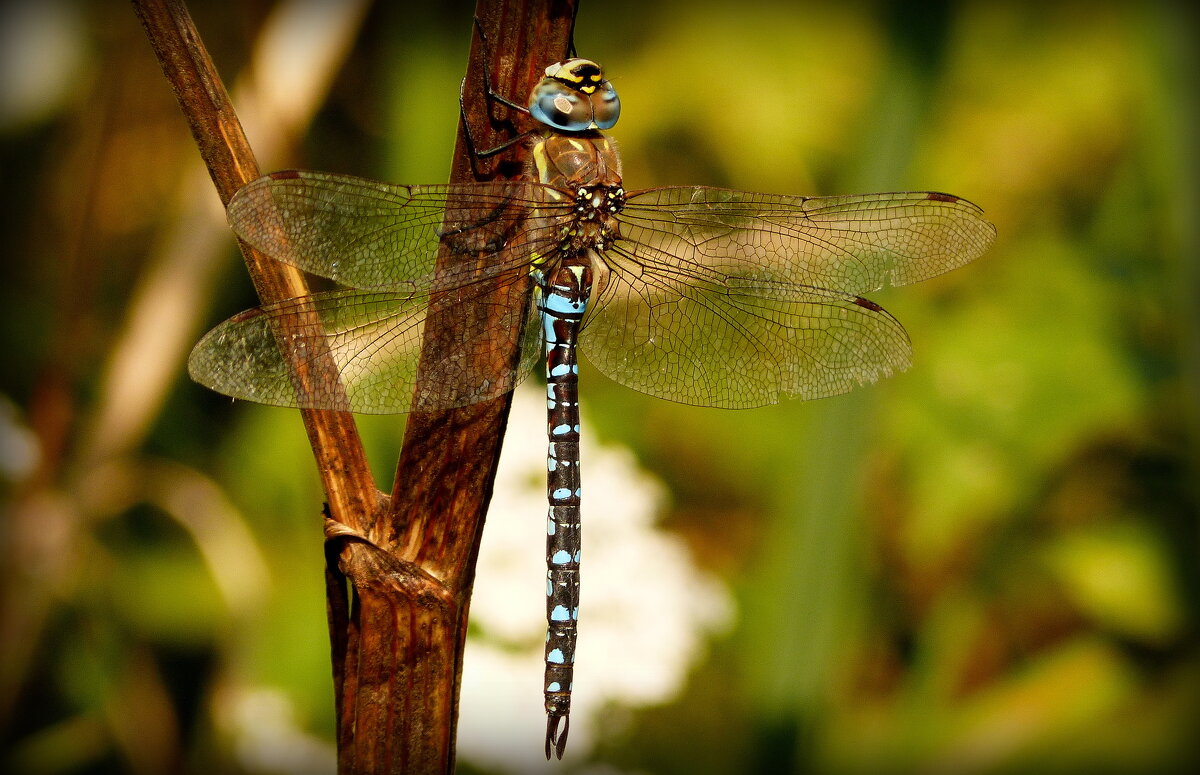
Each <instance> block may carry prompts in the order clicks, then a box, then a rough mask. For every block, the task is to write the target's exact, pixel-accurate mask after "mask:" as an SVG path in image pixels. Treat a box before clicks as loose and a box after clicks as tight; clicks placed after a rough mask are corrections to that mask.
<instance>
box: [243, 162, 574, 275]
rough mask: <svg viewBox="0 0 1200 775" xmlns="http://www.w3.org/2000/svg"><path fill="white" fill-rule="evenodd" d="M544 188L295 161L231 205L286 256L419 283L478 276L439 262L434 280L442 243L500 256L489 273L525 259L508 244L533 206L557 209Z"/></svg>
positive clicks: (250, 230)
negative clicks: (397, 178)
mask: <svg viewBox="0 0 1200 775" xmlns="http://www.w3.org/2000/svg"><path fill="white" fill-rule="evenodd" d="M544 189H545V187H544V186H542V184H540V183H533V182H521V181H494V182H489V183H465V184H455V185H428V186H398V185H391V184H388V183H379V182H376V181H372V180H366V179H363V178H356V177H352V176H349V175H332V174H328V173H323V172H307V171H294V170H292V171H285V172H276V173H272V174H270V175H266V176H264V177H261V178H258V179H257V180H254V181H252V182H250V183H248V184H247V185H246V186H244V187H242V188H241V189H240V190H239V191H238V192H237V193H236V194H235V195H234V197H233V199H232V200H230V202H229V207H228V210H227V215H228V218H229V223H230V225H231V226H232V227H233V230H234V231H235V232H236V233H237V234H238V236H239V237H241V238H242V239H243V240H245V241H246V242H247V243H249V244H250V245H252V246H253V247H255V248H257V249H258V250H260V251H262V252H263V253H266V254H267V255H269V256H271V257H273V258H276V259H278V260H280V261H283V262H284V263H287V264H291V265H292V266H296V267H299V268H300V269H303V270H305V271H307V272H312V273H313V274H318V275H321V276H322V277H328V278H330V279H332V280H335V281H337V282H339V283H341V284H342V285H348V286H351V287H354V288H387V289H393V290H406V291H411V292H419V291H422V290H425V289H427V288H431V287H440V288H446V287H453V286H455V285H459V284H465V283H468V282H471V281H472V280H474V279H478V276H479V275H478V274H477V272H478V271H479V267H471V268H467V269H462V268H459V269H442V270H441V271H440V272H439V273H438V276H437V279H436V282H435V263H436V261H437V255H438V249H439V247H441V246H442V245H447V246H449V247H450V248H452V249H453V250H454V251H455V252H456V253H459V254H487V255H488V256H489V257H491V258H495V259H497V260H492V261H489V262H488V263H487V265H486V266H485V267H484V269H483V271H484V272H485V273H487V274H499V273H502V272H503V271H505V270H506V269H508V268H511V267H512V266H513V265H515V264H516V263H518V262H519V261H521V260H523V259H524V257H525V256H527V255H528V253H525V254H524V255H516V254H513V253H511V252H509V253H503V252H502V248H504V246H505V245H506V244H508V243H510V242H511V241H512V240H513V238H514V237H515V236H516V235H517V234H518V233H519V232H521V227H522V223H523V222H524V221H525V219H526V217H527V214H528V213H529V212H530V210H531V209H532V208H539V207H540V208H542V212H543V213H551V212H552V211H553V210H554V206H553V205H551V204H550V203H549V201H548V198H547V197H546V196H545V194H544ZM562 207H563V206H561V205H560V206H559V208H560V209H561V208H562ZM523 239H529V240H532V241H534V242H536V241H538V235H537V234H533V235H523ZM456 272H458V273H459V274H456ZM473 272H474V273H476V274H472V273H473ZM460 275H461V276H460Z"/></svg>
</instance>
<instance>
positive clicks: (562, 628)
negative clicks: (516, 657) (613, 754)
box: [534, 254, 592, 757]
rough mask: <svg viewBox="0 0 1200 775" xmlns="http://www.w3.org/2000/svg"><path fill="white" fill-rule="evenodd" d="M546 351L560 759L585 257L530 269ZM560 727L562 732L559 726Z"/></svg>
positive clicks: (587, 274)
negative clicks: (548, 268)
mask: <svg viewBox="0 0 1200 775" xmlns="http://www.w3.org/2000/svg"><path fill="white" fill-rule="evenodd" d="M534 279H535V281H536V282H537V285H538V288H539V291H540V293H539V299H538V312H539V315H540V317H541V321H542V328H543V333H544V336H545V348H546V399H547V400H546V418H547V424H546V429H547V433H548V434H549V446H548V454H547V456H546V495H547V498H548V499H549V502H550V508H549V513H548V517H547V520H546V566H547V571H546V623H547V630H546V679H545V686H544V690H545V699H546V714H547V721H546V756H547V757H549V756H550V754H551V751H552V750H553V751H554V752H555V753H557V754H558V756H559V757H561V756H562V751H563V750H564V748H565V747H566V742H567V729H568V718H569V713H570V710H571V688H572V686H571V684H572V676H573V673H574V664H575V642H576V634H577V631H576V624H577V622H578V619H579V560H580V498H581V495H582V491H581V485H580V478H579V360H578V356H577V351H576V346H575V345H576V341H577V340H578V335H579V328H580V326H581V325H582V323H583V313H584V312H585V311H586V309H587V303H588V299H589V297H590V295H591V285H592V270H591V264H590V261H589V260H588V258H587V257H586V256H585V255H584V254H576V255H575V256H567V257H564V258H563V259H562V261H561V262H560V263H559V264H558V265H557V266H555V267H554V268H553V269H552V270H551V272H550V274H549V276H546V275H544V274H543V273H542V272H541V270H538V271H535V272H534ZM560 726H561V729H560Z"/></svg>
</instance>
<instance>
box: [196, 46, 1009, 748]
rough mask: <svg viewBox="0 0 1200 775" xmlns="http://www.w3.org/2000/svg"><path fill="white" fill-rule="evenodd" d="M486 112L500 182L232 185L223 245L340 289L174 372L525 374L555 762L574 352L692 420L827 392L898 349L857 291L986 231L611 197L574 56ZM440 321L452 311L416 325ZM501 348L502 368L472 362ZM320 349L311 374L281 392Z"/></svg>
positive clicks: (383, 382) (965, 220) (336, 384)
mask: <svg viewBox="0 0 1200 775" xmlns="http://www.w3.org/2000/svg"><path fill="white" fill-rule="evenodd" d="M505 103H506V104H509V105H511V106H515V107H519V108H520V109H521V110H522V112H523V113H525V114H527V116H528V117H529V119H531V124H532V126H533V129H531V130H530V131H529V132H528V133H527V134H526V136H525V137H524V138H523V139H522V141H521V143H520V145H521V147H522V151H523V153H524V157H525V160H526V170H527V171H526V174H525V175H524V176H522V177H521V178H520V179H517V180H497V181H490V182H473V183H452V184H448V185H392V184H388V183H380V182H375V181H370V180H365V179H362V178H357V177H350V176H346V175H336V174H328V173H323V172H308V171H284V172H277V173H273V174H270V175H267V176H265V177H262V178H259V179H257V180H255V181H253V182H251V183H249V184H248V185H246V186H245V187H243V188H242V189H241V190H239V191H238V192H237V194H236V195H235V196H234V197H233V198H232V200H231V201H230V203H229V206H228V219H229V223H230V224H231V226H232V228H233V230H234V232H236V234H237V235H238V236H239V237H240V238H241V239H242V240H244V241H245V242H247V243H249V244H250V245H251V246H253V247H255V248H257V249H258V250H260V251H262V252H264V253H266V254H268V255H270V256H272V257H274V258H276V259H278V260H280V261H283V262H285V263H288V264H291V265H293V266H296V267H299V268H300V269H303V270H305V271H307V272H311V273H313V274H316V275H320V276H323V277H326V278H329V279H331V280H333V281H335V282H336V283H337V284H338V285H339V286H342V287H339V288H337V289H335V290H331V291H325V292H321V293H315V294H312V295H307V296H302V297H299V298H294V299H290V300H286V301H281V302H278V303H272V304H267V305H263V306H261V307H259V308H256V309H253V310H249V311H247V312H244V313H241V314H240V315H236V316H234V317H233V318H230V319H229V320H227V321H225V322H224V323H221V324H220V325H218V326H217V327H216V328H215V329H213V330H212V331H210V332H209V333H208V334H207V335H205V337H204V338H203V339H202V340H201V341H200V342H199V343H198V344H197V345H196V347H195V349H194V350H193V352H192V354H191V357H190V359H189V363H188V367H189V371H190V374H191V376H192V378H193V379H195V380H196V381H198V382H200V383H202V384H203V385H206V386H208V387H210V388H212V389H214V390H216V391H219V392H221V393H224V394H227V395H230V396H233V397H236V398H242V399H248V400H251V401H257V402H260V403H266V404H273V405H278V406H292V407H309V408H316V409H332V410H342V411H352V412H360V413H404V412H412V411H433V410H443V409H447V408H453V407H462V406H467V405H470V404H472V403H475V402H478V401H485V400H488V399H493V398H497V397H499V396H501V395H503V394H505V393H506V392H507V391H510V390H512V389H513V388H514V387H515V386H516V385H517V384H518V383H519V382H520V381H521V380H522V379H523V378H524V376H525V375H526V374H527V373H529V371H530V370H531V369H533V367H534V366H535V364H538V363H541V364H542V365H543V367H544V370H545V379H546V400H547V430H548V439H549V446H548V455H547V463H546V468H547V496H548V500H549V513H548V518H547V524H546V533H547V540H546V557H547V585H546V613H547V634H546V643H545V657H544V658H545V683H544V687H543V690H544V699H545V709H546V714H547V726H546V741H545V747H546V757H547V758H550V756H551V754H552V753H554V754H556V755H557V756H558V758H562V755H563V751H564V750H565V746H566V740H567V734H568V731H569V728H570V718H569V714H570V703H571V692H572V688H573V687H572V677H573V667H574V658H575V646H576V641H577V623H578V618H579V590H580V584H579V568H580V559H581V553H580V535H581V532H580V531H581V509H580V505H581V499H582V489H581V485H580V467H579V438H580V421H579V396H578V374H579V359H578V352H579V351H580V350H582V352H583V354H584V356H585V357H586V359H587V360H588V361H589V362H590V363H591V364H592V365H593V366H594V367H595V368H596V369H598V370H599V371H600V372H601V373H603V374H604V375H606V376H607V377H609V378H610V379H612V380H614V381H616V382H618V383H620V384H623V385H625V386H627V387H630V388H632V389H634V390H637V391H640V392H642V393H645V394H648V395H651V396H654V397H656V398H662V399H666V400H669V401H676V402H679V403H683V404H692V405H696V406H707V407H723V408H730V409H738V408H749V407H758V406H764V405H768V404H774V403H777V402H779V401H780V400H782V399H785V398H799V399H816V398H823V397H827V396H834V395H837V394H841V393H845V392H847V391H849V390H851V389H852V388H854V387H856V386H858V385H863V384H867V383H872V382H875V381H877V380H879V379H881V378H883V377H886V376H889V375H891V374H893V373H895V372H898V371H901V370H903V369H905V368H907V367H908V366H909V365H910V362H911V358H912V348H911V345H910V342H909V338H908V335H907V333H906V332H905V330H904V328H903V326H902V325H901V324H900V323H899V321H897V320H896V318H894V317H892V316H891V315H890V314H889V313H887V312H886V311H885V310H884V309H883V308H882V307H880V306H879V305H878V304H876V303H875V302H873V301H870V300H868V299H866V298H864V297H863V295H862V294H864V293H868V292H871V291H875V290H878V289H880V288H883V287H886V286H901V285H907V284H910V283H915V282H919V281H921V280H926V279H928V278H931V277H934V276H936V275H940V274H942V273H944V272H947V271H950V270H952V269H955V268H957V267H960V266H962V265H964V264H966V263H968V262H970V261H972V260H974V259H975V258H977V257H978V256H980V255H981V254H982V253H983V252H984V251H985V250H986V249H987V248H988V246H989V245H990V244H991V242H992V241H993V239H994V237H995V233H996V231H995V227H994V226H993V225H992V224H991V223H989V222H988V221H987V220H986V219H985V218H984V216H983V212H982V210H981V209H980V208H979V207H977V206H976V205H974V204H972V203H970V202H968V201H966V200H964V199H961V198H959V197H957V196H952V195H949V194H943V193H938V192H929V191H922V192H903V193H882V194H864V195H854V196H831V197H804V196H789V195H777V194H762V193H750V192H745V191H737V190H732V189H727V188H714V187H709V186H666V187H658V188H649V189H644V190H638V191H628V190H626V189H625V188H624V185H623V183H622V173H621V162H620V159H619V157H618V154H617V151H616V148H615V147H614V145H613V143H612V141H611V140H610V139H609V138H608V137H607V136H606V135H605V134H604V131H605V130H608V129H611V128H612V127H613V125H615V124H616V122H617V119H618V117H619V115H620V109H621V104H620V99H619V98H618V96H617V92H616V90H615V89H614V87H613V85H612V84H611V83H610V82H609V81H608V80H607V79H606V78H605V76H604V72H603V70H602V69H601V67H600V66H599V65H598V64H597V63H595V62H593V61H591V60H587V59H582V58H571V59H567V60H564V61H561V62H557V63H555V64H552V65H550V66H549V67H547V68H546V69H545V72H544V77H543V78H542V79H541V80H540V82H539V83H538V84H537V85H536V86H535V87H534V88H533V90H532V92H531V95H530V97H529V100H528V102H527V103H526V104H524V105H518V104H515V103H510V102H507V101H505ZM439 252H441V253H443V255H444V254H446V253H449V255H450V256H451V257H452V258H456V259H458V260H452V261H446V260H439ZM498 293H499V297H498V295H497V294H498ZM497 298H502V299H504V300H505V301H496V299H497ZM513 299H516V300H518V301H517V302H513V301H512V300H513ZM447 315H449V316H452V317H450V318H449V319H450V320H452V321H455V320H457V318H456V317H454V316H459V315H461V317H462V320H461V321H459V322H457V323H456V324H454V325H449V326H446V325H437V326H434V325H429V326H427V325H426V323H427V321H430V320H433V319H434V318H435V317H440V318H445V316H447ZM508 332H515V333H508ZM423 351H426V352H434V353H437V357H436V358H431V357H428V356H426V357H422V352H423ZM504 352H515V353H517V354H516V355H515V356H513V357H510V358H504V357H480V356H479V353H483V354H485V355H487V354H489V353H495V354H499V353H504ZM322 358H323V359H326V360H327V361H328V360H329V359H332V363H334V364H335V365H336V369H334V371H335V372H336V373H335V374H333V376H332V377H331V378H325V379H309V380H307V381H306V380H298V379H297V378H296V372H297V371H298V370H302V369H303V368H304V367H305V366H307V365H309V364H316V363H317V361H318V359H322ZM298 367H299V368H298Z"/></svg>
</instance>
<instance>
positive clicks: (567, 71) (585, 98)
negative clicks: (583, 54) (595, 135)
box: [529, 59, 621, 132]
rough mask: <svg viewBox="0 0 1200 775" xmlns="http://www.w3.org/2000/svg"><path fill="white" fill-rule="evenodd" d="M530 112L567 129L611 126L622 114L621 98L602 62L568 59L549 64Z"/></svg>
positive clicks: (536, 88)
mask: <svg viewBox="0 0 1200 775" xmlns="http://www.w3.org/2000/svg"><path fill="white" fill-rule="evenodd" d="M529 112H530V114H532V115H533V117H534V118H535V119H537V120H538V121H540V122H542V123H543V124H546V125H547V126H549V127H551V128H553V129H558V130H560V131H564V132H582V131H585V130H588V129H610V128H611V127H612V126H613V124H615V123H617V117H618V116H619V115H620V114H621V101H620V99H619V98H618V97H617V92H616V90H615V89H614V88H613V87H612V84H610V83H609V82H608V81H606V80H604V72H603V71H602V70H601V69H600V65H598V64H596V63H595V62H593V61H591V60H589V59H568V60H567V61H565V62H557V63H555V64H553V65H550V66H549V67H547V68H546V77H545V78H543V79H542V80H541V82H540V83H538V85H537V86H536V87H535V88H534V90H533V95H532V96H531V97H530V99H529Z"/></svg>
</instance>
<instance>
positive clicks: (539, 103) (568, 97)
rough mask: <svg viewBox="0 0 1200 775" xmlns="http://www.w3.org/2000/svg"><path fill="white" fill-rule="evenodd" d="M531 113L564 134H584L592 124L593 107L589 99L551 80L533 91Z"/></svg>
mask: <svg viewBox="0 0 1200 775" xmlns="http://www.w3.org/2000/svg"><path fill="white" fill-rule="evenodd" d="M529 112H530V114H532V115H533V117H534V118H535V119H537V120H538V121H540V122H542V123H543V124H545V125H547V126H549V127H552V128H554V129H559V130H562V131H564V132H582V131H584V130H585V129H587V128H588V127H590V126H591V124H592V105H591V102H590V101H589V100H588V99H587V97H585V96H584V95H583V94H581V93H579V92H578V91H575V90H573V89H571V88H569V87H567V86H565V85H563V84H561V83H559V82H558V81H555V80H553V79H550V78H546V79H544V80H542V82H541V83H539V84H538V85H537V88H536V89H534V90H533V96H532V97H531V98H530V100H529Z"/></svg>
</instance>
